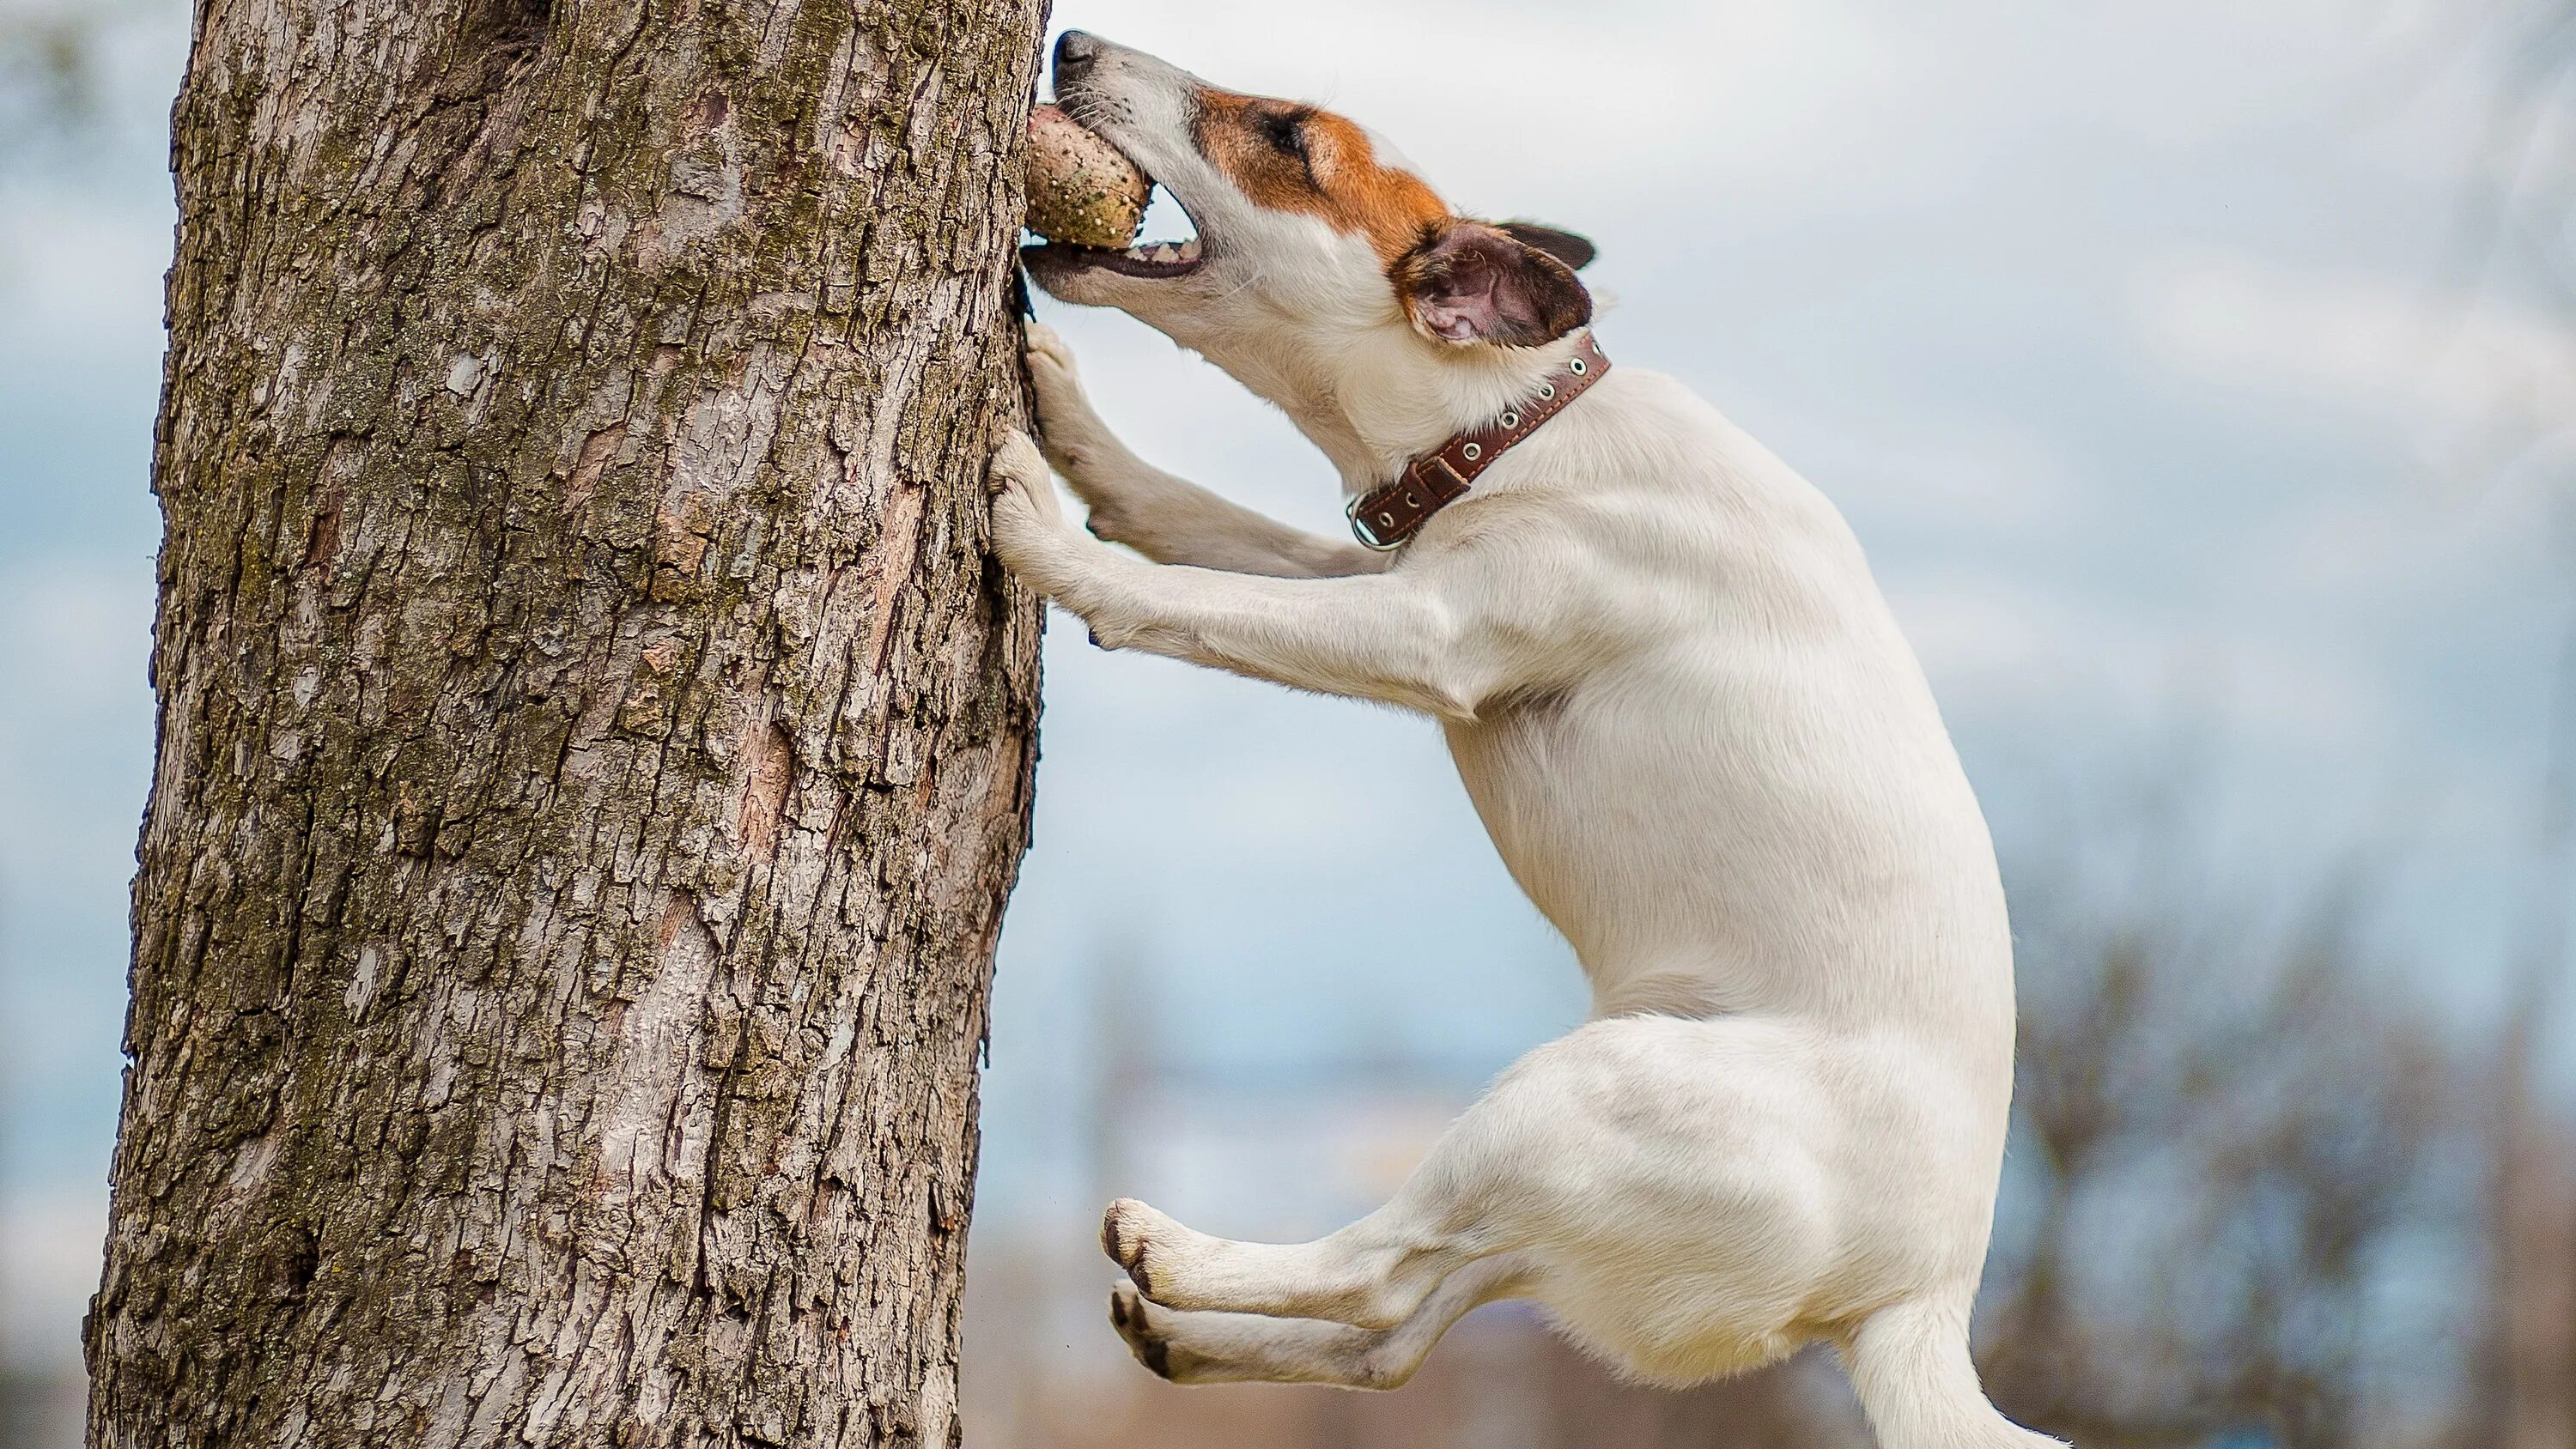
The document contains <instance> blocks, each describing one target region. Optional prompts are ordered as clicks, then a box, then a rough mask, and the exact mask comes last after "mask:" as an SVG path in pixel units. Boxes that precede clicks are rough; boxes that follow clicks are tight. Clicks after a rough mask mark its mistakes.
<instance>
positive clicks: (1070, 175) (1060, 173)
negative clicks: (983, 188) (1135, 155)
mask: <svg viewBox="0 0 2576 1449" xmlns="http://www.w3.org/2000/svg"><path fill="white" fill-rule="evenodd" d="M1027 164H1028V195H1029V214H1028V225H1029V230H1031V231H1033V232H1036V233H1037V234H1038V235H1040V236H1042V237H1045V238H1047V239H1048V240H1049V241H1059V242H1071V243H1072V244H1074V245H1076V246H1086V247H1099V248H1102V249H1104V250H1113V251H1114V250H1116V249H1118V248H1120V247H1124V246H1126V245H1127V244H1128V243H1129V242H1132V241H1134V240H1135V239H1136V232H1137V229H1138V228H1140V227H1142V226H1143V225H1144V224H1145V204H1146V203H1147V202H1148V201H1150V200H1151V199H1152V198H1153V194H1154V179H1153V178H1152V177H1150V176H1147V175H1146V174H1145V173H1144V172H1142V171H1140V170H1138V169H1137V168H1136V163H1135V162H1133V161H1130V160H1128V159H1127V157H1126V154H1125V153H1124V152H1122V151H1120V150H1119V149H1118V148H1117V147H1115V146H1113V145H1111V144H1109V142H1107V141H1106V140H1103V139H1102V138H1101V137H1099V136H1097V135H1095V134H1093V133H1092V132H1091V131H1089V130H1087V129H1085V128H1084V126H1083V125H1082V123H1080V122H1079V121H1076V120H1074V119H1073V117H1071V116H1068V115H1066V114H1065V113H1064V112H1063V111H1061V110H1059V109H1057V108H1056V107H1054V106H1040V107H1038V108H1037V109H1036V110H1034V111H1031V112H1030V113H1029V148H1028V163H1027Z"/></svg>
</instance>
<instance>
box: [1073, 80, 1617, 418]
mask: <svg viewBox="0 0 2576 1449" xmlns="http://www.w3.org/2000/svg"><path fill="white" fill-rule="evenodd" d="M1055 89H1056V99H1057V102H1058V104H1060V105H1061V106H1062V107H1063V108H1064V111H1065V113H1066V114H1067V115H1069V116H1071V117H1072V118H1073V119H1075V120H1076V121H1079V122H1080V123H1082V124H1083V125H1084V126H1086V127H1088V128H1089V129H1090V130H1092V131H1093V132H1095V133H1096V134H1098V135H1100V136H1101V137H1103V138H1105V139H1107V140H1108V141H1109V142H1110V143H1111V144H1113V145H1115V146H1117V147H1118V149H1119V150H1121V151H1123V152H1125V153H1126V155H1127V157H1128V159H1130V160H1131V161H1133V162H1135V163H1136V165H1137V166H1138V167H1139V168H1141V169H1142V170H1144V171H1145V172H1146V173H1147V174H1148V175H1150V176H1152V177H1153V178H1154V179H1155V180H1157V181H1159V182H1161V183H1162V185H1163V187H1164V189H1165V190H1166V191H1167V192H1168V193H1169V194H1170V195H1171V197H1172V199H1173V200H1174V201H1176V202H1178V203H1179V204H1180V206H1181V207H1182V209H1184V210H1185V211H1187V212H1188V213H1189V215H1190V219H1191V221H1192V223H1193V224H1194V225H1195V226H1196V227H1197V230H1198V236H1197V238H1196V241H1195V244H1194V245H1187V246H1180V245H1154V244H1151V243H1148V244H1146V245H1142V246H1137V247H1131V248H1128V249H1126V250H1124V251H1102V250H1094V249H1091V248H1085V247H1076V246H1066V245H1062V244H1055V243H1049V244H1046V245H1040V246H1031V247H1029V248H1027V249H1026V251H1025V253H1024V257H1025V260H1026V261H1027V264H1028V268H1029V273H1030V275H1031V276H1033V277H1034V278H1036V280H1037V282H1038V284H1039V285H1040V286H1043V287H1044V288H1045V289H1046V290H1047V291H1048V292H1050V293H1052V294H1053V295H1055V296H1057V297H1059V298H1062V299H1063V300H1065V301H1068V302H1075V303H1081V304H1084V305H1090V306H1110V307H1117V308H1120V309H1122V310H1124V311H1126V312H1129V313H1131V314H1133V315H1134V316H1136V317H1137V318H1139V319H1141V320H1142V321H1144V322H1146V323H1147V324H1149V325H1151V326H1153V327H1155V328H1157V329H1159V330H1161V331H1162V332H1164V333H1166V334H1168V335H1169V336H1170V337H1171V338H1172V339H1173V340H1174V341H1177V342H1179V343H1181V344H1182V345H1183V346H1185V347H1189V348H1192V349H1194V350H1196V351H1198V352H1201V353H1204V354H1206V355H1207V357H1208V358H1209V359H1210V360H1211V361H1214V362H1215V363H1217V364H1218V365H1219V366H1221V367H1224V368H1226V369H1227V370H1228V371H1229V372H1232V373H1234V374H1235V375H1236V376H1237V377H1239V378H1242V379H1243V380H1244V381H1245V382H1246V383H1248V384H1250V385H1251V386H1253V387H1254V389H1255V390H1256V391H1260V392H1264V393H1267V394H1271V395H1273V396H1274V397H1275V396H1277V393H1278V388H1277V387H1276V386H1272V385H1265V384H1266V383H1268V384H1282V383H1285V382H1286V381H1288V379H1284V378H1282V377H1280V376H1278V374H1281V373H1283V372H1297V371H1304V370H1311V369H1312V368H1313V367H1315V366H1316V365H1318V359H1319V358H1322V357H1330V356H1340V355H1345V354H1347V353H1348V352H1349V351H1350V349H1351V348H1352V347H1353V346H1354V344H1356V343H1360V342H1363V341H1365V340H1367V339H1369V338H1371V337H1376V338H1379V339H1381V340H1388V341H1397V340H1400V341H1401V343H1402V344H1403V345H1406V346H1409V347H1411V348H1413V349H1415V350H1417V351H1420V352H1423V353H1426V354H1428V355H1429V356H1431V357H1434V358H1438V357H1442V356H1446V357H1449V358H1453V359H1455V360H1458V361H1462V362H1472V361H1475V360H1477V359H1478V358H1479V357H1480V356H1482V355H1488V354H1491V353H1493V352H1495V351H1497V350H1502V349H1520V348H1530V347H1536V346H1540V345H1542V344H1545V343H1549V342H1553V341H1555V340H1556V339H1558V338H1561V337H1564V336H1565V335H1567V334H1568V333H1571V332H1574V331H1576V330H1578V329H1580V328H1581V327H1583V326H1584V325H1585V324H1586V323H1588V322H1590V321H1591V318H1592V297H1591V294H1589V293H1588V292H1586V291H1585V290H1584V287H1583V284H1582V282H1580V281H1578V280H1577V279H1576V277H1575V275H1574V273H1575V269H1576V268H1578V267H1581V266H1583V265H1584V264H1585V263H1586V262H1589V261H1590V260H1591V259H1592V244H1591V243H1590V242H1587V241H1585V240H1584V239H1583V238H1581V237H1578V236H1574V235H1571V234H1569V233H1566V232H1561V231H1557V230H1555V229H1553V228H1549V227H1541V226H1534V225H1530V224H1527V223H1522V222H1500V223H1496V222H1484V221H1477V220H1473V219H1470V218H1467V217H1462V216H1458V215H1455V214H1453V213H1452V212H1451V211H1450V210H1449V208H1448V206H1447V205H1446V204H1445V203H1443V202H1442V201H1441V199H1440V197H1439V196H1438V194H1437V193H1435V192H1434V191H1433V190H1432V189H1431V187H1430V186H1429V185H1428V184H1427V183H1425V182H1424V181H1423V180H1422V178H1421V177H1419V176H1417V175H1415V174H1414V173H1413V172H1412V171H1411V170H1409V169H1407V168H1406V166H1405V165H1404V164H1403V162H1402V161H1401V159H1400V158H1398V157H1397V156H1396V155H1395V154H1394V153H1393V152H1392V151H1391V150H1390V149H1389V148H1388V147H1387V146H1386V145H1385V144H1384V143H1382V142H1380V141H1379V140H1378V139H1377V138H1376V137H1374V136H1372V135H1371V134H1370V133H1369V132H1368V131H1366V130H1364V129H1362V128H1361V127H1360V126H1358V125H1356V124H1354V123H1352V122H1351V121H1349V120H1347V119H1345V118H1343V117H1341V116H1338V115H1335V114H1333V113H1332V112H1330V111H1326V110H1322V109H1319V108H1317V107H1314V106H1310V105H1303V104H1300V103H1298V102H1294V101H1282V100H1271V99H1268V98H1266V97H1261V96H1249V95H1241V94H1238V93H1236V92H1233V91H1227V90H1221V89H1219V88H1217V87H1215V86H1212V85H1209V84H1208V83H1206V82H1205V81H1202V80H1200V79H1198V78H1197V77H1196V76H1193V75H1190V74H1189V73H1188V72H1186V71H1183V70H1180V69H1178V68H1177V67H1174V66H1172V65H1169V64H1167V63H1165V62H1163V61H1161V60H1158V59H1156V58H1154V57H1153V56H1150V55H1147V54H1145V53H1144V52H1142V51H1137V50H1130V49H1128V48H1126V47H1124V46H1120V45H1113V44H1111V43H1110V42H1108V41H1105V40H1102V39H1100V38H1099V37H1097V36H1094V35H1086V34H1084V33H1083V32H1081V31H1078V30H1077V31H1067V32H1066V33H1065V34H1064V36H1063V38H1062V39H1060V40H1059V41H1058V42H1057V43H1056V50H1055Z"/></svg>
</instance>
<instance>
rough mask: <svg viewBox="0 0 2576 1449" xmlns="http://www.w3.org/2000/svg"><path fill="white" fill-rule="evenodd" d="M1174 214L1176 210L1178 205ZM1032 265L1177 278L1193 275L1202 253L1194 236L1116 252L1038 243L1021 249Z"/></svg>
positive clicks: (1055, 242)
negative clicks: (1083, 268)
mask: <svg viewBox="0 0 2576 1449" xmlns="http://www.w3.org/2000/svg"><path fill="white" fill-rule="evenodd" d="M1173 209H1174V210H1179V207H1178V205H1177V204H1175V205H1174V208H1173ZM1020 254H1021V256H1023V257H1024V258H1026V259H1027V260H1028V261H1029V262H1030V264H1031V265H1037V266H1044V265H1055V266H1061V267H1088V268H1094V269H1097V270H1099V271H1104V272H1116V273H1118V274H1120V275H1121V276H1128V277H1179V276H1186V275H1188V274H1189V273H1191V272H1195V271H1197V270H1198V268H1199V263H1200V262H1201V261H1203V260H1205V252H1204V250H1203V249H1202V248H1201V246H1200V245H1199V239H1198V238H1197V237H1195V236H1193V237H1190V238H1188V239H1187V240H1184V241H1160V242H1147V243H1141V244H1139V245H1136V246H1132V247H1120V248H1117V249H1115V250H1113V249H1111V248H1108V247H1087V246H1083V245H1081V244H1080V243H1077V242H1059V241H1041V242H1037V243H1035V244H1032V245H1030V246H1026V247H1023V248H1021V250H1020Z"/></svg>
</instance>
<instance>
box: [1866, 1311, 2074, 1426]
mask: <svg viewBox="0 0 2576 1449" xmlns="http://www.w3.org/2000/svg"><path fill="white" fill-rule="evenodd" d="M1844 1352H1845V1357H1846V1358H1847V1359H1848V1360H1849V1362H1850V1366H1851V1378H1852V1388H1853V1390H1854V1391H1856V1392H1857V1393H1858V1394H1859V1395H1860V1402H1861V1407H1862V1408H1864V1409H1866V1410H1868V1411H1869V1422H1870V1424H1871V1426H1872V1427H1874V1428H1876V1429H1877V1430H1878V1438H1879V1442H1880V1443H1881V1444H1883V1445H1885V1446H1886V1449H2064V1446H2063V1445H2061V1444H2060V1443H2059V1441H2057V1440H2055V1439H2051V1438H2049V1437H2048V1436H2047V1435H2045V1434H2034V1433H2032V1432H2031V1431H2030V1430H2028V1429H2025V1428H2022V1427H2021V1426H2020V1425H2018V1424H2015V1423H2014V1422H2013V1421H2011V1420H2010V1419H2007V1418H2005V1417H2004V1416H2003V1415H2002V1414H2000V1413H1998V1412H1996V1410H1995V1406H1994V1405H1993V1404H1990V1403H1988V1402H1986V1394H1985V1390H1984V1389H1982V1388H1980V1387H1978V1385H1977V1366H1976V1365H1975V1364H1974V1363H1973V1362H1971V1361H1970V1360H1969V1358H1968V1310H1967V1306H1966V1305H1965V1304H1956V1305H1953V1304H1947V1303H1932V1302H1917V1303H1904V1304H1899V1305H1898V1306H1896V1307H1894V1308H1883V1309H1880V1310H1879V1311H1878V1312H1877V1313H1874V1314H1872V1315H1870V1317H1869V1320H1868V1321H1867V1322H1865V1323H1863V1324H1862V1325H1861V1327H1860V1331H1859V1332H1858V1333H1855V1334H1853V1335H1852V1337H1851V1341H1850V1343H1849V1345H1848V1346H1847V1347H1846V1348H1845V1351H1844Z"/></svg>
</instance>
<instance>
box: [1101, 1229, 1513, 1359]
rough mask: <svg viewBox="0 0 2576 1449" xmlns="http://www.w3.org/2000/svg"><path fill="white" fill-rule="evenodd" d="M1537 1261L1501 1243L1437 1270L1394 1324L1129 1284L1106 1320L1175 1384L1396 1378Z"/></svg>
mask: <svg viewBox="0 0 2576 1449" xmlns="http://www.w3.org/2000/svg"><path fill="white" fill-rule="evenodd" d="M1533 1272H1534V1270H1533V1268H1532V1267H1531V1265H1530V1263H1529V1261H1528V1260H1527V1259H1526V1258H1524V1257H1523V1256H1522V1255H1519V1254H1515V1253H1501V1254H1497V1255H1495V1256H1493V1257H1490V1258H1485V1259H1481V1260H1479V1261H1477V1262H1474V1263H1470V1264H1468V1265H1467V1266H1466V1267H1464V1268H1461V1269H1459V1270H1458V1271H1457V1272H1455V1273H1452V1274H1450V1275H1449V1276H1448V1277H1447V1278H1445V1279H1443V1280H1442V1281H1441V1283H1440V1286H1439V1287H1437V1288H1435V1289H1433V1290H1432V1291H1431V1295H1430V1296H1429V1297H1427V1298H1425V1299H1423V1300H1422V1303H1421V1305H1420V1306H1418V1307H1416V1308H1415V1309H1414V1310H1413V1313H1412V1315H1411V1316H1410V1317H1408V1318H1406V1319H1405V1320H1404V1321H1403V1322H1402V1323H1399V1324H1397V1325H1396V1326H1395V1327H1393V1328H1387V1329H1375V1330H1372V1329H1366V1328H1353V1327H1351V1326H1349V1325H1348V1324H1342V1323H1332V1322H1327V1321H1325V1320H1322V1319H1314V1318H1270V1317H1265V1316H1263V1315H1261V1314H1257V1313H1214V1312H1194V1311H1191V1310H1188V1309H1180V1308H1163V1307H1159V1306H1157V1305H1155V1304H1152V1303H1149V1302H1147V1301H1146V1300H1145V1299H1144V1297H1143V1296H1142V1295H1140V1294H1138V1293H1137V1291H1136V1290H1135V1288H1134V1287H1133V1286H1131V1285H1129V1284H1125V1283H1121V1284H1119V1285H1118V1286H1117V1288H1115V1289H1113V1290H1112V1291H1111V1293H1110V1295H1109V1321H1110V1323H1111V1324H1112V1325H1114V1326H1115V1327H1116V1328H1117V1330H1118V1336H1119V1337H1121V1338H1123V1339H1125V1340H1127V1347H1128V1348H1129V1349H1130V1350H1132V1351H1133V1352H1134V1353H1135V1355H1136V1359H1137V1362H1139V1363H1142V1364H1143V1365H1145V1367H1147V1368H1149V1369H1152V1370H1153V1371H1154V1372H1156V1373H1158V1374H1161V1375H1162V1376H1163V1377H1165V1378H1167V1379H1170V1380H1171V1381H1172V1382H1174V1383H1176V1384H1222V1383H1245V1382H1258V1383H1275V1384H1337V1385H1340V1386H1342V1387H1345V1388H1354V1389H1392V1388H1397V1387H1400V1386H1401V1385H1403V1384H1404V1382H1405V1381H1406V1380H1408V1379H1410V1378H1412V1377H1413V1372H1414V1370H1415V1369H1418V1368H1420V1367H1421V1366H1422V1360H1423V1359H1424V1358H1425V1357H1426V1356H1428V1355H1429V1354H1430V1352H1431V1346H1432V1345H1433V1344H1435V1343H1438V1342H1439V1341H1440V1337H1441V1335H1442V1334H1445V1333H1447V1332H1448V1331H1449V1329H1450V1327H1451V1325H1453V1324H1455V1323H1456V1322H1457V1321H1458V1320H1459V1319H1461V1318H1464V1317H1465V1316H1467V1314H1468V1313H1469V1312H1471V1311H1472V1310H1474V1309H1476V1308H1477V1307H1479V1306H1481V1305H1483V1304H1487V1303H1491V1302H1493V1301H1494V1300H1496V1299H1498V1298H1510V1297H1513V1296H1516V1295H1517V1294H1519V1293H1521V1292H1522V1291H1524V1289H1525V1288H1526V1287H1527V1286H1528V1283H1529V1280H1530V1278H1531V1277H1532V1275H1533Z"/></svg>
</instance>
